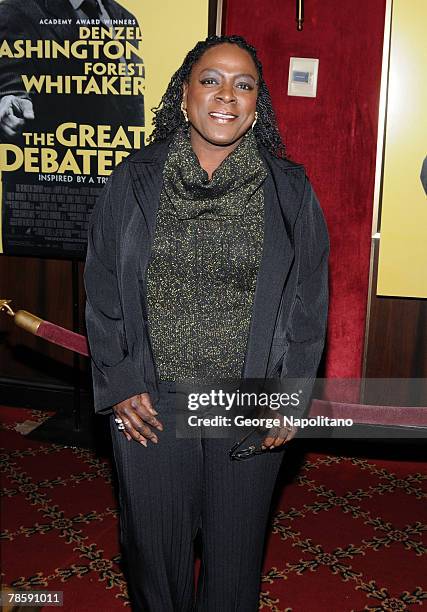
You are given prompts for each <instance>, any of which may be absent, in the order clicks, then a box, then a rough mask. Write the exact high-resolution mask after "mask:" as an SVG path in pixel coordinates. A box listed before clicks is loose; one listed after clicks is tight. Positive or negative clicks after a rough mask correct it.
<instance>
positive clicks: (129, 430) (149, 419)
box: [113, 393, 163, 446]
mask: <svg viewBox="0 0 427 612" xmlns="http://www.w3.org/2000/svg"><path fill="white" fill-rule="evenodd" d="M113 412H114V415H115V416H116V417H117V418H119V419H121V420H122V421H123V425H124V427H125V428H124V430H123V433H124V434H125V436H126V438H127V439H128V440H129V441H130V440H132V439H134V440H136V441H137V442H140V443H141V444H143V445H144V446H147V439H148V440H151V441H152V442H154V443H155V444H157V442H158V438H157V436H156V434H155V433H154V432H153V431H151V429H150V427H149V426H148V424H149V425H151V426H153V427H156V428H157V429H158V430H159V431H163V425H162V424H161V423H160V421H159V420H158V419H156V417H155V416H154V415H156V414H158V412H157V411H156V410H154V408H153V406H152V404H151V399H150V395H149V394H148V393H139V394H138V395H134V396H133V397H129V398H128V399H126V400H124V401H123V402H120V403H119V404H116V405H115V406H113Z"/></svg>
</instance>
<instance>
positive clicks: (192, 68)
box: [85, 36, 329, 612]
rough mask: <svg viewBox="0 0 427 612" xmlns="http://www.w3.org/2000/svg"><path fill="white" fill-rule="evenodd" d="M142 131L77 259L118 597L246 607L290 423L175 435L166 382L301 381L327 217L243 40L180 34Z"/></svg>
mask: <svg viewBox="0 0 427 612" xmlns="http://www.w3.org/2000/svg"><path fill="white" fill-rule="evenodd" d="M154 126H155V129H154V131H153V133H152V136H151V141H152V142H151V144H150V145H149V146H148V147H147V148H146V149H144V150H142V151H139V152H137V153H135V154H133V155H131V156H129V157H128V158H127V159H126V160H125V161H124V162H123V163H122V164H120V165H119V166H118V167H117V168H116V170H115V171H114V172H113V174H112V176H111V178H110V180H109V181H108V183H107V185H106V187H105V189H104V191H103V194H102V195H101V198H100V199H99V201H98V203H97V205H96V206H95V208H94V212H93V215H92V218H91V221H90V227H89V242H88V254H87V260H86V266H85V285H86V292H87V310H86V321H87V331H88V338H89V343H90V349H91V357H92V362H93V368H92V372H93V382H94V396H95V410H96V412H98V413H100V414H102V413H104V414H109V415H110V426H111V435H112V443H113V449H114V458H115V464H116V467H117V473H118V478H119V484H120V526H121V542H122V546H123V549H124V553H125V555H126V559H127V566H128V570H129V571H128V579H129V590H130V595H131V598H132V609H133V610H134V612H142V610H144V611H145V612H159V611H161V612H176V611H178V610H179V611H180V612H192V611H197V612H217V611H218V610H220V611H221V612H237V611H238V610H244V612H256V611H257V610H258V607H259V587H260V573H261V566H262V557H263V545H264V537H265V528H266V523H267V519H268V514H269V507H270V500H271V496H272V492H273V488H274V484H275V481H276V478H277V474H278V471H279V468H280V465H281V463H282V458H283V453H282V452H281V450H283V449H284V448H285V447H286V445H287V444H288V443H289V442H290V441H291V440H292V439H293V437H294V436H295V434H296V429H295V427H293V426H292V425H290V426H289V425H285V424H284V421H283V420H279V423H282V425H276V426H274V427H273V426H272V427H271V428H268V429H267V431H262V432H261V433H260V434H259V435H258V436H257V440H258V443H257V445H255V444H251V445H250V446H248V448H244V447H242V446H241V444H243V443H245V444H246V442H244V441H245V440H246V438H247V436H243V438H242V431H241V430H242V427H241V426H240V424H235V425H236V426H235V427H234V428H230V427H229V423H228V422H226V421H224V423H223V425H224V426H223V427H222V429H223V436H222V437H218V432H217V433H216V435H215V436H209V434H208V433H207V432H206V430H208V429H209V427H202V428H201V427H192V430H194V431H192V432H191V435H190V436H186V437H183V436H181V435H177V433H176V431H175V410H176V405H175V398H177V397H178V396H179V395H180V393H178V392H177V391H178V390H177V387H176V384H177V383H180V384H183V383H187V382H188V383H191V384H193V385H194V383H196V384H197V385H200V384H202V385H204V387H203V388H204V389H205V390H206V391H207V392H209V388H211V389H214V388H216V389H218V387H219V388H220V389H221V388H224V385H223V383H224V384H225V381H228V382H230V380H231V381H236V382H237V383H238V386H239V385H240V382H241V381H244V380H246V379H249V380H253V379H261V381H262V382H264V381H265V379H267V378H269V377H275V378H277V380H275V381H274V382H275V384H276V383H277V381H279V382H280V378H281V377H285V376H289V377H292V378H304V379H308V380H311V379H314V377H315V375H316V370H317V366H318V363H319V361H320V357H321V353H322V349H323V344H324V338H325V328H326V316H327V303H328V277H327V270H328V267H327V266H328V252H329V242H328V235H327V230H326V226H325V222H324V219H323V215H322V211H321V209H320V206H319V204H318V202H317V199H316V197H315V195H314V193H313V190H312V188H311V186H310V183H309V182H308V180H307V177H306V175H305V172H304V168H303V167H302V166H299V165H297V164H294V163H292V162H290V161H288V160H287V159H286V157H285V153H284V145H283V143H282V140H281V137H280V134H279V131H278V129H277V124H276V119H275V115H274V111H273V109H272V106H271V99H270V95H269V92H268V89H267V86H266V83H265V81H264V78H263V73H262V66H261V63H260V62H259V59H258V57H257V53H256V50H255V49H254V48H253V47H252V46H250V45H249V44H248V43H247V42H246V41H245V40H244V39H242V38H240V37H238V36H230V37H216V36H213V37H209V38H208V39H206V40H205V41H201V42H199V43H197V45H196V46H195V47H194V49H192V50H191V51H190V52H189V53H188V55H187V56H186V58H185V59H184V62H183V64H182V66H181V67H180V68H179V70H178V71H177V72H176V73H175V74H174V75H173V77H172V79H171V81H170V83H169V86H168V88H167V90H166V93H165V94H164V96H163V98H162V100H161V103H160V105H159V107H158V108H157V109H155V120H154ZM279 358H280V359H279ZM192 388H193V390H194V386H193V387H192ZM190 389H191V387H190ZM307 391H308V389H307ZM307 401H308V398H307ZM208 408H209V407H208ZM299 408H301V409H302V408H303V406H302V405H300V406H299ZM277 417H279V415H277ZM270 424H271V425H273V424H272V423H268V424H267V427H268V426H269V425H270ZM237 425H238V426H237ZM236 430H238V431H236ZM257 433H259V432H257ZM237 447H239V448H241V453H240V454H237V453H235V452H234V451H235V449H236V448H237ZM271 451H273V452H271ZM236 458H245V459H249V460H247V461H235V460H234V459H236ZM198 533H199V534H200V537H201V541H202V563H201V571H200V575H199V581H198V585H197V594H196V595H195V593H194V550H193V542H194V539H195V537H196V535H197V534H198Z"/></svg>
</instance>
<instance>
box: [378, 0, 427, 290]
mask: <svg viewBox="0 0 427 612" xmlns="http://www.w3.org/2000/svg"><path fill="white" fill-rule="evenodd" d="M426 23H427V2H426V0H411V2H408V0H394V2H393V17H392V33H391V56H390V85H389V97H388V110H387V126H386V148H385V160H384V162H385V163H384V177H383V197H382V212H381V237H380V251H379V264H378V284H377V294H378V295H390V296H399V297H405V296H407V297H417V298H427V198H426V195H425V192H424V190H423V187H422V184H421V181H420V171H421V166H422V162H423V160H424V157H425V156H426V155H427V80H426V70H427V68H426V67H427V42H426Z"/></svg>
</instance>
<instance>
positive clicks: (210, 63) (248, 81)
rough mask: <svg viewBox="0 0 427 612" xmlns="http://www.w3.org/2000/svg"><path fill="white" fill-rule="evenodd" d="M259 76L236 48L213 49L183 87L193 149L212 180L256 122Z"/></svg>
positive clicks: (245, 53)
mask: <svg viewBox="0 0 427 612" xmlns="http://www.w3.org/2000/svg"><path fill="white" fill-rule="evenodd" d="M257 98H258V72H257V68H256V66H255V63H254V61H253V59H252V57H251V56H250V55H249V54H248V52H247V51H246V50H244V49H241V48H240V47H238V46H237V45H233V44H229V43H225V44H223V45H221V46H216V47H212V48H211V49H209V50H208V51H206V53H204V55H203V56H202V57H201V58H200V60H199V61H198V62H197V64H196V65H195V66H194V68H193V70H192V71H191V75H190V78H189V80H188V82H186V83H184V89H183V103H182V104H183V108H184V109H186V110H187V114H188V119H189V122H190V124H191V126H192V131H191V146H192V147H193V150H194V152H195V153H196V155H197V157H198V159H199V162H200V165H201V166H202V167H203V168H205V170H207V172H208V174H209V178H210V177H211V176H212V172H213V170H215V168H216V167H217V166H218V165H219V164H220V163H221V162H222V161H223V160H224V159H225V158H226V157H227V156H228V155H229V154H230V153H231V152H232V151H234V149H235V148H236V147H237V145H238V144H239V142H240V141H241V139H242V138H243V136H244V135H245V134H246V132H247V131H248V129H249V128H250V127H251V125H252V123H253V122H254V121H255V113H256V105H257Z"/></svg>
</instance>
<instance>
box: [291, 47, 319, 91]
mask: <svg viewBox="0 0 427 612" xmlns="http://www.w3.org/2000/svg"><path fill="white" fill-rule="evenodd" d="M318 71H319V60H318V59H314V58H311V57H291V61H290V62H289V79H288V96H303V97H306V98H315V97H316V92H317V73H318Z"/></svg>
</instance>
